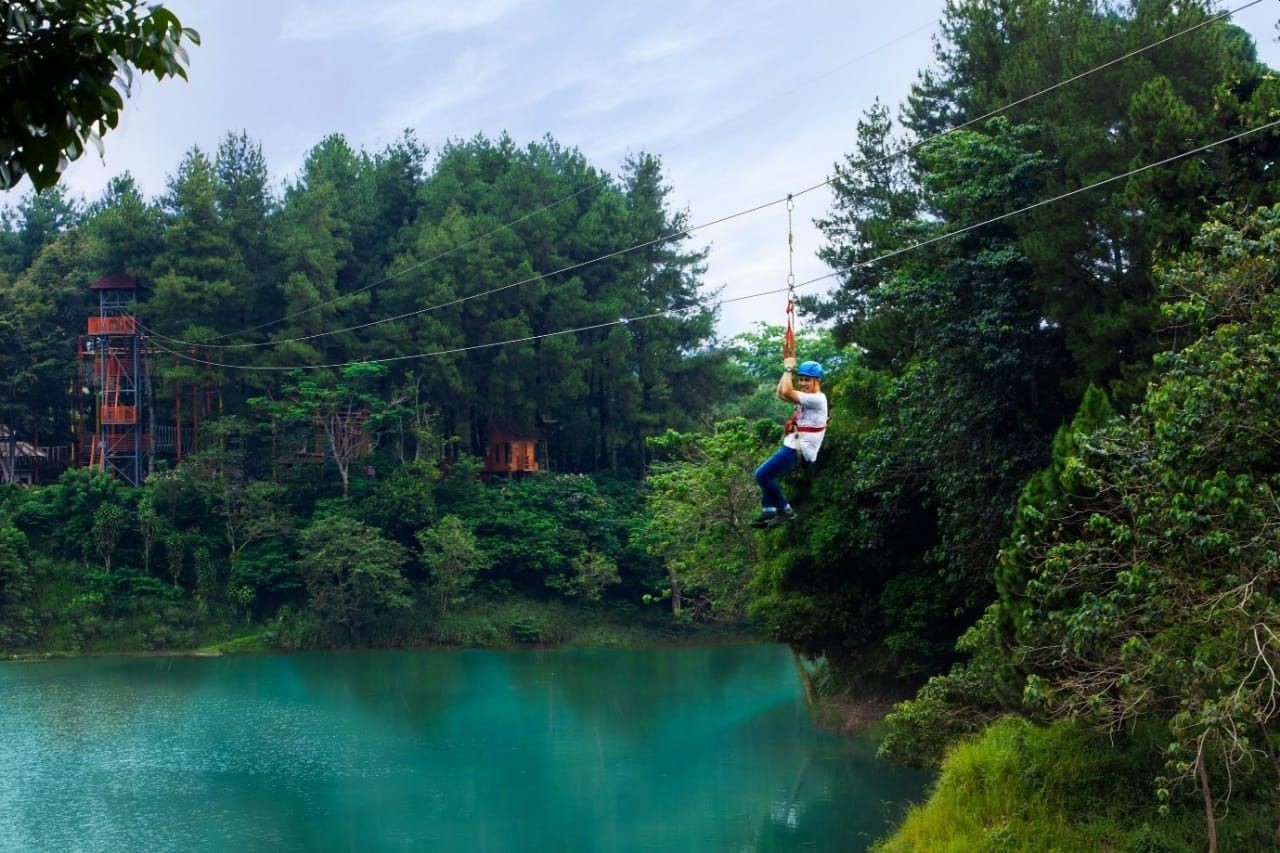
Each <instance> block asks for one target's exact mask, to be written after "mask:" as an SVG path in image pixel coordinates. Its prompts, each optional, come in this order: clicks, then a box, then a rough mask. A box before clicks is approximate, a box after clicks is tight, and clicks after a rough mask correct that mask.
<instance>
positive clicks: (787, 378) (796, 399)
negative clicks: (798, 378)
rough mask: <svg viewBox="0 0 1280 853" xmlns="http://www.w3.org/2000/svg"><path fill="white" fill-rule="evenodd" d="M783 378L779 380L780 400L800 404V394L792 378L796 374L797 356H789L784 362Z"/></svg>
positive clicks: (778, 391) (778, 392)
mask: <svg viewBox="0 0 1280 853" xmlns="http://www.w3.org/2000/svg"><path fill="white" fill-rule="evenodd" d="M782 367H783V370H782V378H780V379H779V380H778V390H777V394H778V399H779V400H785V401H786V402H788V403H795V404H797V405H798V404H799V403H800V394H799V392H798V391H796V389H795V385H794V384H793V383H792V381H791V380H792V377H793V376H794V375H795V372H796V360H795V356H788V357H787V358H784V359H783V360H782Z"/></svg>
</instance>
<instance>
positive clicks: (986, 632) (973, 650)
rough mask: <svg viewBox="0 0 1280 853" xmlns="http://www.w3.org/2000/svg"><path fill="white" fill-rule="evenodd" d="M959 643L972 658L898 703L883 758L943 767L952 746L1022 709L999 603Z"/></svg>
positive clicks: (882, 748) (884, 742) (891, 716)
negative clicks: (1002, 634)
mask: <svg viewBox="0 0 1280 853" xmlns="http://www.w3.org/2000/svg"><path fill="white" fill-rule="evenodd" d="M956 647H957V650H958V651H960V652H962V653H964V654H966V655H968V656H969V658H968V659H967V660H965V661H962V662H959V663H957V664H955V665H954V666H952V667H951V670H950V671H949V672H947V673H946V674H944V675H935V676H933V677H932V678H930V679H929V680H928V681H927V682H926V683H925V685H924V686H923V687H921V688H920V691H919V692H918V693H917V694H916V697H915V698H914V699H909V700H907V701H905V702H900V703H898V704H897V705H896V706H894V709H893V711H892V712H891V713H890V714H889V715H888V716H887V717H886V718H885V726H886V728H885V733H884V737H883V740H882V741H881V743H880V748H879V753H878V754H879V755H880V756H881V757H882V758H888V759H890V760H892V761H896V762H898V763H900V764H906V765H909V766H918V767H925V766H937V765H939V764H941V763H942V759H943V755H944V754H945V752H946V750H947V749H949V748H951V747H952V746H954V745H955V744H957V743H958V742H960V741H962V740H963V739H965V738H968V737H970V736H972V735H974V734H977V733H978V732H979V731H981V730H982V729H983V728H984V727H985V726H986V725H987V724H989V723H991V722H992V721H993V720H995V719H996V717H998V716H1000V714H1002V713H1005V712H1008V711H1011V710H1016V709H1017V708H1018V704H1019V700H1020V698H1021V696H1020V693H1019V691H1018V689H1017V687H1016V684H1015V683H1014V682H1015V681H1016V679H1015V678H1014V677H1013V674H1012V672H1011V670H1012V667H1011V665H1010V664H1009V662H1008V659H1007V658H1006V657H1005V648H1004V646H1003V645H1002V644H1001V642H1000V636H999V632H998V630H997V628H996V620H995V607H994V606H993V607H990V608H988V609H987V612H986V613H985V614H983V616H982V618H981V619H979V620H978V623H977V624H976V625H974V627H972V628H970V629H969V630H968V631H967V632H965V634H964V635H963V636H962V637H961V638H960V640H959V641H958V642H957V643H956ZM1011 685H1012V686H1011Z"/></svg>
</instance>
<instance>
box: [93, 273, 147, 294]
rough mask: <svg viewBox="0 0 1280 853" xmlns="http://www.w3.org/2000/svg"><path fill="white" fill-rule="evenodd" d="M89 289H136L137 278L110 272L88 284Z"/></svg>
mask: <svg viewBox="0 0 1280 853" xmlns="http://www.w3.org/2000/svg"><path fill="white" fill-rule="evenodd" d="M89 289H90V290H137V289H138V279H137V278H135V277H134V276H131V275H125V274H124V273H112V274H111V275H104V276H103V277H102V278H100V279H98V280H97V281H95V282H94V283H93V284H91V285H89Z"/></svg>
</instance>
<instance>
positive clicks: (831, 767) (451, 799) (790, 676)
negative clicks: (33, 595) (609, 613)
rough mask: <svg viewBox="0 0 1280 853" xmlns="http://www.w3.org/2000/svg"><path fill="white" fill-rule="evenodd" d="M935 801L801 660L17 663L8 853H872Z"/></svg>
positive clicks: (725, 655)
mask: <svg viewBox="0 0 1280 853" xmlns="http://www.w3.org/2000/svg"><path fill="white" fill-rule="evenodd" d="M928 779H929V777H928V776H927V775H926V774H923V773H919V772H914V771H909V770H905V769H903V768H900V767H897V766H895V765H892V764H889V763H887V762H883V761H880V760H878V759H876V758H875V757H874V746H873V744H871V743H870V742H867V741H863V740H853V741H850V740H846V739H843V738H840V737H838V736H836V735H833V734H830V733H827V732H823V731H820V730H818V729H816V728H814V727H813V726H812V725H811V723H810V721H809V717H808V714H807V711H806V708H805V702H804V696H803V693H802V690H801V687H800V683H799V680H798V678H797V675H796V671H795V668H794V665H793V663H792V660H791V656H790V652H789V651H788V650H787V649H786V648H785V647H784V646H773V645H741V646H710V647H692V648H690V647H679V648H661V649H644V650H613V649H601V650H582V649H568V650H551V651H513V652H492V651H413V652H394V651H379V652H351V653H313V654H298V655H269V656H253V657H218V658H94V659H79V660H68V661H49V662H33V663H3V664H0V850H6V851H7V850H33V851H44V850H60V851H61V850H200V851H204V850H228V851H231V850H307V851H311V850H320V851H324V850H360V851H366V850H372V851H381V850H429V851H454V850H457V851H525V850H528V851H540V850H547V851H597V850H599V851H614V850H617V851H647V850H654V851H659V850H660V851H668V850H670V851H757V850H759V851H790V850H816V851H825V850H830V851H856V850H862V849H864V848H865V847H866V845H867V844H868V843H870V842H871V841H872V840H874V839H876V838H879V837H881V836H883V835H884V834H885V833H887V832H888V831H889V830H890V829H891V828H892V826H893V824H894V823H895V822H896V821H897V820H898V819H899V818H900V817H901V815H902V812H903V810H904V808H905V806H906V804H907V803H908V802H910V801H918V800H920V799H921V798H922V797H923V795H924V788H925V785H926V783H927V782H928Z"/></svg>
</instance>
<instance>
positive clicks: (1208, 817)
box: [1196, 744, 1218, 853]
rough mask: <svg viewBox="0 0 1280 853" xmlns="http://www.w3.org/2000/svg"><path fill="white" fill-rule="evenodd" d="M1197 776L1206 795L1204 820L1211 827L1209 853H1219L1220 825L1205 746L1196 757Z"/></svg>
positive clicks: (1202, 791)
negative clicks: (1214, 804) (1210, 785)
mask: <svg viewBox="0 0 1280 853" xmlns="http://www.w3.org/2000/svg"><path fill="white" fill-rule="evenodd" d="M1196 775H1197V776H1199V777H1200V791H1201V793H1203V794H1204V819H1205V822H1206V823H1207V824H1208V826H1209V853H1218V824H1217V822H1216V821H1215V820H1214V819H1213V793H1212V792H1211V791H1210V790H1209V772H1208V771H1207V770H1205V767H1204V746H1203V744H1202V745H1201V747H1200V751H1199V753H1198V754H1197V755H1196Z"/></svg>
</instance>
